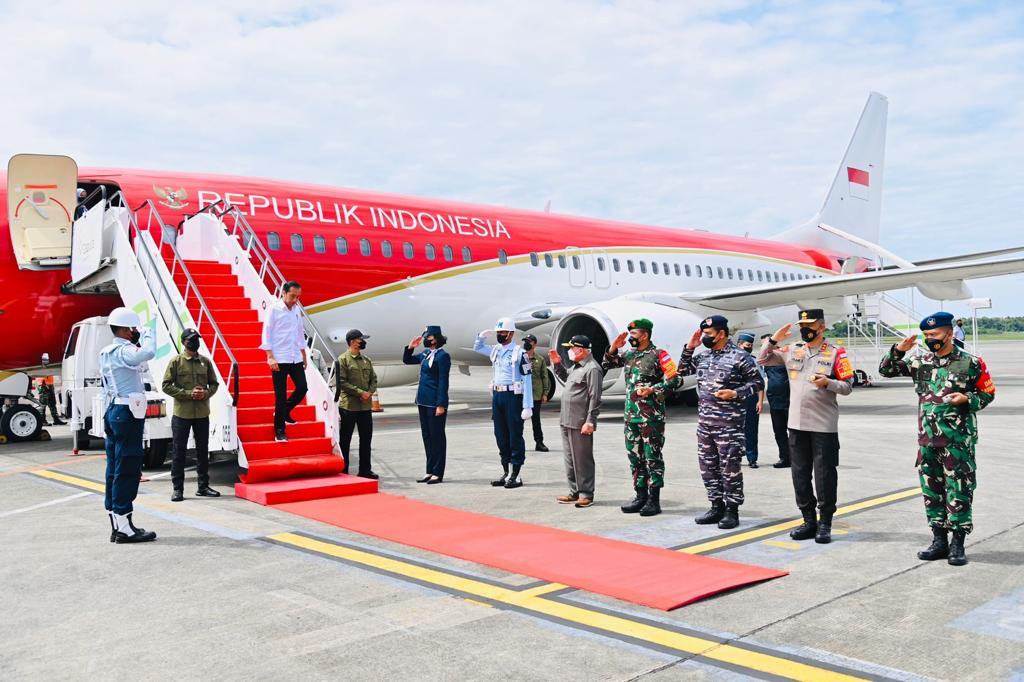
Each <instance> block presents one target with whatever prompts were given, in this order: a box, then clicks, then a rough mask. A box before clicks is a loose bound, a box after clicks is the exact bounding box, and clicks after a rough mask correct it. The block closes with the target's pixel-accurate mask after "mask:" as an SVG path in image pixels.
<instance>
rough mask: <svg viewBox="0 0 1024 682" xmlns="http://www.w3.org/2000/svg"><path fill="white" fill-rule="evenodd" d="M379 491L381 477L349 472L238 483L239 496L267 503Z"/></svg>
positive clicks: (258, 502)
mask: <svg viewBox="0 0 1024 682" xmlns="http://www.w3.org/2000/svg"><path fill="white" fill-rule="evenodd" d="M375 492H377V481H374V480H371V479H368V478H359V477H358V476H349V475H348V474H339V475H337V476H321V477H318V478H292V479H288V480H284V481H268V482H266V483H236V484H235V497H242V498H245V499H247V500H250V501H252V502H256V503H257V504H263V505H270V504H284V503H286V502H303V501H306V500H320V499H325V498H329V497H348V496H349V495H366V494H369V493H375Z"/></svg>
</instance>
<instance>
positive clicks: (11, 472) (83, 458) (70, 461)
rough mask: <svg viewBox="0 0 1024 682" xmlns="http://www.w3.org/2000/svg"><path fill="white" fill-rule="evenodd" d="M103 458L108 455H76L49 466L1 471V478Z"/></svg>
mask: <svg viewBox="0 0 1024 682" xmlns="http://www.w3.org/2000/svg"><path fill="white" fill-rule="evenodd" d="M101 457H106V455H75V456H74V457H72V458H71V459H62V460H60V461H57V462H50V463H49V464H30V465H27V466H20V467H17V468H15V469H5V470H3V471H0V477H2V476H13V475H15V474H26V473H35V472H36V471H38V470H41V469H49V468H50V467H59V466H61V465H62V464H74V463H75V462H88V461H90V460H93V459H100V458H101Z"/></svg>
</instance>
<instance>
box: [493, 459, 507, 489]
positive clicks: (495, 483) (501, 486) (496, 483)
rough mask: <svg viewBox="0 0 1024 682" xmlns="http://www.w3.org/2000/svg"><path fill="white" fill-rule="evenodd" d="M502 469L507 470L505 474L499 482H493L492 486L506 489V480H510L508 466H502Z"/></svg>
mask: <svg viewBox="0 0 1024 682" xmlns="http://www.w3.org/2000/svg"><path fill="white" fill-rule="evenodd" d="M501 468H502V469H504V470H505V473H503V474H502V475H501V478H499V479H498V480H496V481H491V485H493V486H494V487H495V488H503V487H505V479H507V478H508V465H507V464H502V465H501Z"/></svg>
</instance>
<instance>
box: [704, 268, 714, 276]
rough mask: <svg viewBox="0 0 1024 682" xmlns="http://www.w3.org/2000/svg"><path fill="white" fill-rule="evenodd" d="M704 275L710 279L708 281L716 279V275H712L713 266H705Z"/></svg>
mask: <svg viewBox="0 0 1024 682" xmlns="http://www.w3.org/2000/svg"><path fill="white" fill-rule="evenodd" d="M704 274H705V275H706V276H707V277H708V279H710V278H712V277H714V275H713V274H712V273H711V266H710V265H705V266H704Z"/></svg>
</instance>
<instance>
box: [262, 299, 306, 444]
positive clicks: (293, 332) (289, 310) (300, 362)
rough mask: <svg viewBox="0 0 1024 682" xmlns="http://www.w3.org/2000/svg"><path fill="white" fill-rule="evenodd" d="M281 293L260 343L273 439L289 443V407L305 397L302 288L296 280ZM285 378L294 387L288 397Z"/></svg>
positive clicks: (269, 316)
mask: <svg viewBox="0 0 1024 682" xmlns="http://www.w3.org/2000/svg"><path fill="white" fill-rule="evenodd" d="M282 292H283V293H282V294H281V300H280V301H278V302H277V303H275V304H274V306H273V307H272V308H271V309H270V311H269V312H268V313H267V317H266V319H265V320H263V343H261V344H260V349H261V350H265V351H266V352H267V364H268V365H270V376H271V378H272V379H273V381H274V440H276V441H278V442H284V441H287V440H288V438H287V437H286V436H285V432H284V427H285V424H286V423H288V424H294V423H295V420H294V419H292V417H291V412H292V408H294V407H295V406H296V405H298V404H299V403H301V402H302V399H303V398H305V397H306V342H305V336H304V332H303V325H302V315H301V314H300V313H299V310H300V308H299V297H300V296H301V295H302V287H300V286H299V283H298V282H295V281H291V282H285V284H284V286H283V287H282ZM288 377H291V379H292V383H293V384H295V390H294V391H293V392H292V394H291V395H288Z"/></svg>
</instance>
